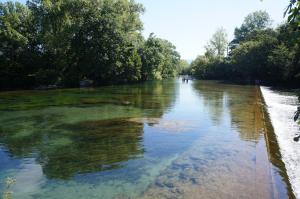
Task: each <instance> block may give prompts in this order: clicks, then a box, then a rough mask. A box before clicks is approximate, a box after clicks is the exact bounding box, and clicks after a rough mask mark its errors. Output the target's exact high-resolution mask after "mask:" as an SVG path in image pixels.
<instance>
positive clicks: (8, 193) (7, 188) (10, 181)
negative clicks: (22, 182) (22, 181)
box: [2, 177, 16, 199]
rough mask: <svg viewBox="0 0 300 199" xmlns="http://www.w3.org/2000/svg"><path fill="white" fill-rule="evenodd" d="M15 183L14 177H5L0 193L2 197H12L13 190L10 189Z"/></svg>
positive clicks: (8, 198) (6, 198)
mask: <svg viewBox="0 0 300 199" xmlns="http://www.w3.org/2000/svg"><path fill="white" fill-rule="evenodd" d="M15 183H16V179H14V178H12V177H7V178H6V179H5V190H4V192H3V194H2V199H12V194H13V192H12V191H11V190H10V189H11V187H12V186H13V185H14V184H15Z"/></svg>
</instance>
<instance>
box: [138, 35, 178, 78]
mask: <svg viewBox="0 0 300 199" xmlns="http://www.w3.org/2000/svg"><path fill="white" fill-rule="evenodd" d="M140 54H141V57H142V79H143V80H153V79H162V78H169V77H174V76H175V75H176V72H177V68H178V65H179V61H180V55H179V53H178V52H177V51H176V48H175V46H174V45H173V44H171V43H170V42H169V41H167V40H164V39H160V38H156V37H155V35H154V34H153V33H152V34H150V36H149V38H148V39H147V40H146V42H145V44H144V46H143V47H142V48H141V49H140Z"/></svg>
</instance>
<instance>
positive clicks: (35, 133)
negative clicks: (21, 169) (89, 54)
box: [0, 82, 176, 179]
mask: <svg viewBox="0 0 300 199" xmlns="http://www.w3.org/2000/svg"><path fill="white" fill-rule="evenodd" d="M175 88H176V84H174V83H173V82H171V83H170V82H163V83H158V82H149V83H146V84H142V85H130V86H110V87H103V88H95V89H84V90H81V89H67V90H57V91H49V92H36V91H24V92H20V93H18V92H8V93H1V94H0V98H1V103H0V110H4V109H5V111H1V116H0V123H1V126H0V144H1V145H2V146H3V147H4V151H5V152H6V154H7V155H8V156H10V157H12V158H18V159H21V158H32V157H33V158H35V160H36V162H37V163H38V164H40V165H41V166H42V169H43V173H44V175H46V176H47V177H48V178H53V179H69V178H72V177H74V176H75V175H77V174H84V173H92V172H99V171H107V170H112V169H119V168H122V167H123V164H124V163H125V162H127V161H128V160H133V159H135V158H142V157H143V153H144V147H143V133H144V132H143V128H144V122H143V121H142V120H141V121H140V122H138V121H131V120H130V118H147V117H149V118H160V117H161V116H162V115H163V114H164V113H165V112H166V111H168V110H169V109H170V108H171V107H172V105H173V104H174V100H175V99H176V97H175V95H176V89H175Z"/></svg>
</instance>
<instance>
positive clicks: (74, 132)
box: [0, 80, 294, 199]
mask: <svg viewBox="0 0 300 199" xmlns="http://www.w3.org/2000/svg"><path fill="white" fill-rule="evenodd" d="M262 107H263V106H262V102H261V96H260V92H259V90H258V89H257V88H256V87H254V86H237V85H227V84H220V83H216V82H210V81H197V82H190V83H189V84H186V83H185V84H184V83H182V82H181V81H175V80H174V81H164V82H152V83H151V82H149V83H145V84H139V85H127V86H109V87H101V88H96V89H66V90H56V91H18V92H8V93H1V94H0V163H1V164H0V181H1V184H0V192H4V191H7V190H6V188H5V184H4V180H5V178H6V177H13V178H15V179H16V184H15V185H13V186H12V187H11V188H10V189H9V191H13V198H14V199H33V198H35V199H39V198H43V199H50V198H51V199H52V198H53V199H54V198H64V199H85V198H91V199H93V198H95V199H96V198H101V199H102V198H104V199H106V198H107V199H124V198H126V199H128V198H151V199H152V198H214V199H215V198H293V197H294V195H293V193H292V191H291V187H290V184H289V181H288V178H287V175H286V171H285V166H284V164H283V162H282V161H281V158H280V152H279V148H278V145H277V142H276V139H275V136H274V133H273V131H272V128H271V127H270V126H271V125H270V123H269V121H268V118H265V117H264V114H263V109H262Z"/></svg>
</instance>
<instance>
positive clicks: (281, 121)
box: [261, 87, 300, 198]
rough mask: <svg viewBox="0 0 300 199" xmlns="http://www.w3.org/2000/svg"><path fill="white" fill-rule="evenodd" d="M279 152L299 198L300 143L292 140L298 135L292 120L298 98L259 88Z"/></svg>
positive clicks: (288, 93) (287, 93)
mask: <svg viewBox="0 0 300 199" xmlns="http://www.w3.org/2000/svg"><path fill="white" fill-rule="evenodd" d="M261 90H262V93H263V96H264V99H265V102H266V105H267V107H268V112H269V114H270V118H271V121H272V124H273V126H274V131H275V134H276V136H277V139H278V142H279V146H280V152H281V154H282V158H283V161H284V163H285V165H286V168H287V173H288V176H289V179H290V181H291V184H292V187H293V190H294V192H295V195H296V197H297V198H300V143H298V142H295V141H294V140H293V138H294V137H295V136H296V135H299V133H300V127H299V125H298V124H296V123H295V122H294V120H293V118H294V117H293V116H294V112H295V111H296V110H297V106H298V105H299V102H298V96H296V95H295V94H294V93H291V92H280V91H276V90H271V89H270V88H267V87H262V88H261Z"/></svg>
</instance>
